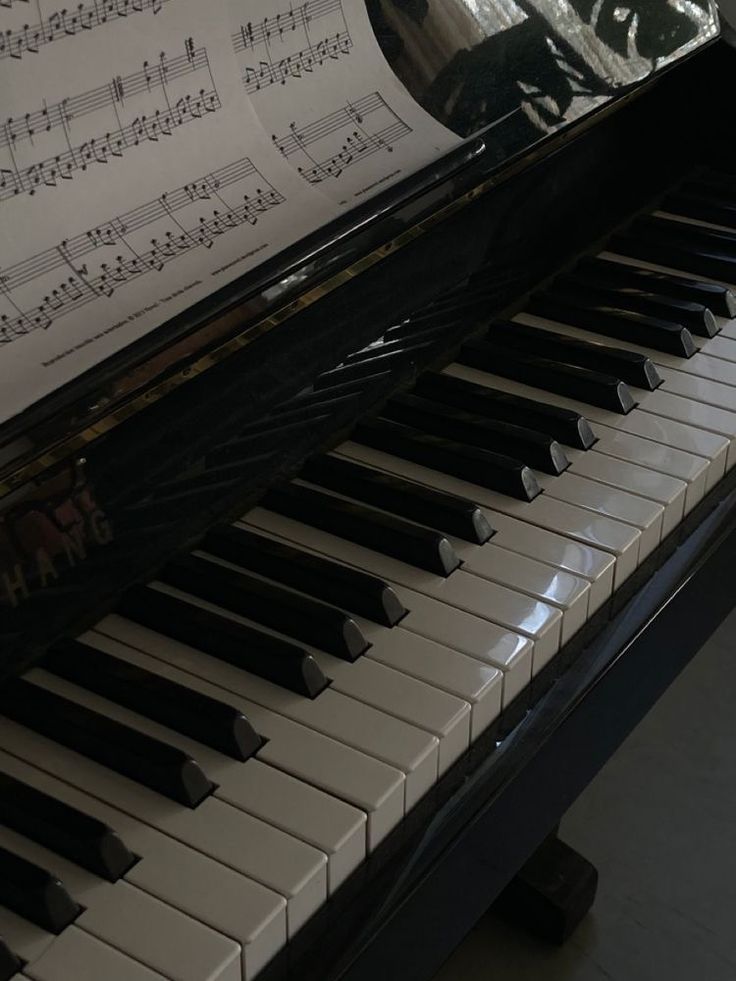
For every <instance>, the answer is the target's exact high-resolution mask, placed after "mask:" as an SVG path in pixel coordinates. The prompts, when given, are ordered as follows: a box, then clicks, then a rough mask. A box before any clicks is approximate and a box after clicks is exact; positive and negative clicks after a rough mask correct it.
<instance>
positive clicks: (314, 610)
mask: <svg viewBox="0 0 736 981" xmlns="http://www.w3.org/2000/svg"><path fill="white" fill-rule="evenodd" d="M158 578H159V580H160V581H161V582H164V583H166V584H167V585H169V586H174V587H175V588H177V589H181V590H183V591H184V592H186V593H191V594H192V595H194V596H199V597H201V598H202V599H206V600H209V601H210V602H212V603H217V604H219V605H220V606H225V607H227V608H228V609H230V610H234V611H235V612H236V613H239V614H240V615H241V616H243V617H247V618H248V619H250V620H254V621H255V622H256V623H258V624H260V625H261V626H265V627H271V628H272V629H274V630H279V629H281V627H282V626H283V624H284V623H288V624H289V625H290V628H291V629H290V630H289V634H290V636H291V637H292V638H293V639H294V640H297V641H299V642H301V643H304V644H312V645H313V646H316V647H319V648H320V649H321V650H324V651H329V653H331V654H334V655H335V656H337V657H342V658H344V659H345V660H346V661H355V660H356V659H357V658H358V657H360V655H361V654H363V653H365V650H366V648H367V646H368V644H367V643H366V640H365V638H364V637H363V635H362V634H361V632H360V629H359V628H358V626H357V625H356V623H355V621H354V620H353V619H351V617H350V616H349V615H348V614H346V613H343V612H342V610H339V609H338V608H337V607H334V606H327V605H326V604H324V603H319V602H316V601H315V600H312V599H309V598H307V597H306V596H300V595H298V594H296V593H294V592H291V591H290V590H288V589H285V588H284V587H282V586H279V585H277V584H275V583H270V582H267V581H266V580H264V579H261V578H259V577H258V576H252V575H248V574H247V573H246V572H244V571H243V570H242V569H239V570H235V569H233V568H227V567H225V566H223V565H222V564H216V563H212V562H208V561H207V559H206V558H203V557H202V555H201V554H198V555H186V556H181V557H177V558H174V559H172V561H171V562H169V564H168V565H167V566H165V567H164V568H163V570H162V571H161V572H160V573H159V576H158Z"/></svg>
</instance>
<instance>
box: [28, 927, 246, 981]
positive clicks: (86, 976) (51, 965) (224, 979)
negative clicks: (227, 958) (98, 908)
mask: <svg viewBox="0 0 736 981" xmlns="http://www.w3.org/2000/svg"><path fill="white" fill-rule="evenodd" d="M228 975H229V976H228ZM24 977H28V978H32V979H33V981H70V979H72V978H73V979H74V981H102V979H104V981H166V978H169V977H170V975H166V976H164V975H163V974H159V973H158V971H152V970H151V969H150V968H148V967H146V966H145V965H144V964H141V963H140V962H139V961H135V960H133V959H132V958H131V957H128V956H127V954H125V953H123V952H122V951H119V950H115V948H114V947H109V946H108V945H107V944H104V943H101V942H100V941H99V940H97V938H96V937H93V936H91V935H90V934H89V933H85V932H84V931H83V930H78V929H77V928H76V927H70V928H69V929H68V930H65V931H64V933H63V934H62V935H61V936H60V937H57V938H56V940H54V942H53V943H52V944H51V945H50V946H49V947H48V949H47V950H46V951H45V952H44V953H43V954H41V956H40V957H39V958H38V959H37V960H34V961H33V962H32V963H31V964H29V965H28V967H27V968H26V969H25V972H24ZM231 979H232V981H238V979H239V975H237V974H236V973H234V972H228V974H223V973H222V972H221V973H220V974H219V975H218V981H231ZM19 981H20V979H19Z"/></svg>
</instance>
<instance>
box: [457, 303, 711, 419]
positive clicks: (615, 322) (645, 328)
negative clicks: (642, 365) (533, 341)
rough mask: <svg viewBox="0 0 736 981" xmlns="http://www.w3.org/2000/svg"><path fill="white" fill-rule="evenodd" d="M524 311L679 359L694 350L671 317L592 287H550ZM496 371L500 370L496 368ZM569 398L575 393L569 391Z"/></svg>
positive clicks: (688, 335)
mask: <svg viewBox="0 0 736 981" xmlns="http://www.w3.org/2000/svg"><path fill="white" fill-rule="evenodd" d="M527 310H528V312H529V313H532V314H535V315H536V316H538V317H546V318H548V319H550V320H560V321H562V323H566V324H572V325H574V326H576V327H584V328H585V329H586V330H588V331H590V332H591V333H592V334H599V335H602V336H604V337H611V338H615V339H616V340H618V341H633V342H634V343H639V344H646V345H647V347H651V348H653V349H654V350H656V351H666V352H668V353H669V354H676V355H677V356H678V357H682V358H689V357H691V356H692V355H693V354H695V350H696V348H695V342H694V340H693V337H692V334H691V333H690V331H689V330H688V329H687V328H686V327H681V326H680V325H679V324H678V323H674V322H673V321H671V320H664V319H662V318H660V317H651V316H645V315H644V314H640V313H635V312H632V311H630V310H626V309H623V308H621V307H616V306H614V305H612V304H611V302H610V300H609V298H608V296H607V295H602V294H601V293H597V292H596V291H595V290H588V289H582V288H579V289H563V288H561V287H559V288H557V289H554V288H553V290H552V291H547V292H545V293H539V294H537V295H535V296H533V297H532V298H531V300H530V301H529V303H528V305H527ZM458 360H459V359H458ZM496 374H501V372H499V371H496ZM560 394H563V395H564V394H571V393H566V392H562V393H560ZM571 397H572V398H575V397H578V396H575V395H573V394H571ZM583 401H585V400H584V399H583ZM603 408H607V406H603Z"/></svg>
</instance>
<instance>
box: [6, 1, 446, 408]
mask: <svg viewBox="0 0 736 981" xmlns="http://www.w3.org/2000/svg"><path fill="white" fill-rule="evenodd" d="M282 8H283V9H282ZM456 142H457V138H456V137H455V136H454V135H453V134H451V133H450V132H449V131H447V130H445V129H444V128H443V127H441V126H440V125H439V124H437V123H435V122H434V121H433V120H431V118H430V117H428V116H427V115H426V114H425V113H424V112H423V111H422V110H421V109H420V108H419V107H418V106H417V105H416V104H415V103H413V102H412V101H411V99H410V98H409V97H408V96H407V95H406V93H405V92H404V90H403V89H402V88H401V86H400V83H399V82H398V81H397V80H396V79H395V78H394V77H393V75H392V74H391V72H390V70H389V68H388V66H387V65H386V63H385V61H384V60H383V56H382V54H381V52H380V49H379V48H378V45H377V43H376V41H375V39H374V37H373V33H372V31H371V28H370V24H369V23H368V19H367V16H366V13H365V8H364V4H363V0H309V2H307V3H303V4H301V5H298V6H288V5H287V4H284V3H283V0H277V2H276V3H272V2H264V0H207V2H206V3H205V2H202V0H85V2H82V3H79V4H75V5H71V4H70V5H69V7H67V8H62V7H60V6H59V5H58V3H57V0H32V2H31V0H3V2H2V3H1V4H0V422H2V421H4V420H6V419H8V418H11V417H12V416H13V415H15V414H17V413H18V412H20V411H22V410H23V409H24V408H26V407H28V406H29V405H31V404H32V403H33V402H35V401H37V400H38V399H39V398H41V397H43V396H44V395H47V394H48V393H50V392H52V391H53V390H55V389H56V388H58V387H59V386H61V385H63V384H64V383H66V382H68V381H70V380H71V379H73V378H74V377H75V376H77V375H79V374H80V373H81V372H83V371H85V370H87V369H89V368H91V367H93V366H94V365H95V364H97V363H99V362H100V361H102V360H103V359H104V358H106V357H109V356H110V355H111V354H113V353H114V352H115V351H118V350H119V349H120V348H122V347H124V346H125V345H127V344H129V343H131V342H132V341H134V340H136V339H137V338H139V337H141V336H142V335H143V334H145V333H146V332H148V331H150V330H152V329H154V328H156V327H157V326H159V325H160V324H161V323H163V322H164V321H166V320H168V319H170V318H171V317H173V316H174V315H176V314H177V313H180V312H181V311H182V310H184V309H186V308H187V307H189V306H191V305H192V304H193V303H195V302H196V301H198V300H201V299H203V298H204V297H206V296H207V295H209V294H210V293H212V292H213V291H214V290H216V289H218V288H220V287H222V286H224V285H226V284H227V283H228V282H229V281H232V280H233V279H235V278H237V277H238V276H240V275H242V274H243V273H244V272H247V271H248V270H249V269H252V268H253V267H254V266H256V265H258V264H259V263H260V262H262V261H263V260H264V259H267V258H268V257H269V256H273V255H274V254H275V253H277V252H279V251H280V250H282V249H284V248H285V247H286V246H287V245H290V244H292V243H293V242H295V241H297V240H298V239H300V238H302V237H303V236H304V235H306V234H307V233H309V232H311V231H313V230H314V229H316V228H318V227H319V226H320V225H322V224H324V223H326V222H327V221H329V220H330V219H331V218H332V217H334V216H335V215H336V214H338V213H339V212H340V211H341V210H343V209H344V208H345V207H347V206H349V205H351V204H353V203H355V202H356V201H358V200H359V199H360V198H361V197H362V196H364V195H367V194H369V193H372V192H375V191H378V190H381V189H382V188H383V187H385V186H386V185H387V184H388V183H389V182H390V181H392V180H396V179H399V178H400V177H402V176H406V175H407V174H408V173H410V172H411V171H412V170H416V169H417V168H418V167H420V166H422V164H424V163H426V162H428V161H429V160H431V159H432V158H433V157H436V156H437V155H438V154H439V153H441V152H443V151H445V150H447V149H449V148H450V147H451V146H452V145H453V144H454V143H456Z"/></svg>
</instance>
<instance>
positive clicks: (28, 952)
mask: <svg viewBox="0 0 736 981" xmlns="http://www.w3.org/2000/svg"><path fill="white" fill-rule="evenodd" d="M74 929H75V927H74V926H73V925H72V926H69V927H67V928H66V930H64V932H63V933H60V934H58V935H56V934H53V933H49V932H48V930H42V929H41V927H39V926H36V924H35V923H31V921H30V920H26V919H24V918H23V917H21V916H18V915H17V914H16V913H13V912H11V910H9V909H7V908H6V907H4V906H2V905H0V936H2V937H3V938H4V939H5V941H6V943H7V944H8V946H9V947H10V948H11V950H12V951H13V953H14V954H15V955H16V956H17V957H19V958H20V959H21V961H22V962H23V963H24V964H26V965H28V964H33V963H35V962H36V961H37V960H38V959H39V958H40V957H41V956H42V954H43V953H44V951H46V950H48V949H49V948H50V947H51V946H52V945H53V944H54V943H56V941H57V940H58V939H59V938H60V937H63V936H64V935H65V934H67V933H69V931H70V930H74ZM27 977H28V974H25V975H23V978H22V981H25V978H27ZM13 981H16V979H15V978H13ZM65 981H66V979H65Z"/></svg>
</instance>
